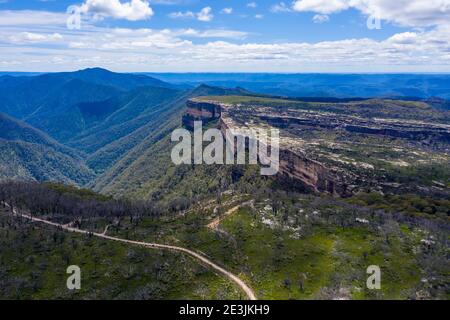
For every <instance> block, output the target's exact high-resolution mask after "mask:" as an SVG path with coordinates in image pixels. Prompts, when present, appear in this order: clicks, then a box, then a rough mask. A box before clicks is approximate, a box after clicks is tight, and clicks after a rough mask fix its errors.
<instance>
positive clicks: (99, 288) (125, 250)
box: [0, 210, 241, 300]
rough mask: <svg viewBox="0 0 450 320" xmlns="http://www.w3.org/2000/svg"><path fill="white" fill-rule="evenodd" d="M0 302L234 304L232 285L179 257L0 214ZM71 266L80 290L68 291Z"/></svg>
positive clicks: (235, 292)
mask: <svg viewBox="0 0 450 320" xmlns="http://www.w3.org/2000/svg"><path fill="white" fill-rule="evenodd" d="M0 211H1V212H0V248H1V252H2V254H1V255H0V282H1V283H2V285H1V287H0V297H1V299H138V300H141V299H144V300H148V299H238V298H239V297H240V295H241V293H240V292H239V291H238V289H237V288H235V287H234V286H233V284H232V283H230V282H228V281H227V280H225V279H223V278H221V277H219V276H217V275H215V274H214V273H212V272H210V271H209V270H208V269H206V268H205V267H203V266H201V265H199V264H198V263H197V262H195V261H194V260H192V259H191V258H189V257H186V256H184V255H182V254H177V253H170V252H164V251H152V250H150V249H144V248H140V247H133V246H127V245H123V244H118V243H115V242H111V241H105V240H99V239H96V238H90V237H88V236H82V235H75V234H68V233H64V232H61V231H58V230H57V229H55V228H51V227H46V226H42V225H40V226H37V225H33V224H30V223H27V222H20V220H15V219H12V218H11V217H8V215H7V214H6V213H5V212H4V211H3V210H0ZM70 265H78V266H79V267H80V268H81V277H82V279H81V290H79V291H78V290H75V291H71V290H68V289H67V287H66V281H67V278H68V276H69V275H68V274H67V273H66V269H67V267H68V266H70Z"/></svg>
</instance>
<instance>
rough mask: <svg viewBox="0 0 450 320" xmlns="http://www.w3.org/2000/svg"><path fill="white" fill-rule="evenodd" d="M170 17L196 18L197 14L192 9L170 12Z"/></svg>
mask: <svg viewBox="0 0 450 320" xmlns="http://www.w3.org/2000/svg"><path fill="white" fill-rule="evenodd" d="M169 17H170V18H172V19H184V18H194V17H195V14H194V13H193V12H192V11H186V12H181V11H178V12H172V13H169Z"/></svg>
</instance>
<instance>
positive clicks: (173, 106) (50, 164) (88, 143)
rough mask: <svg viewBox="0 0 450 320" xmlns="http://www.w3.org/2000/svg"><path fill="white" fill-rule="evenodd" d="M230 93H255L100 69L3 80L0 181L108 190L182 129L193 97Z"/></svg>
mask: <svg viewBox="0 0 450 320" xmlns="http://www.w3.org/2000/svg"><path fill="white" fill-rule="evenodd" d="M232 94H240V95H247V94H251V93H250V92H247V91H246V90H243V89H225V88H219V87H211V86H207V85H199V86H197V87H195V88H188V89H185V87H183V86H180V85H172V84H170V83H166V82H163V81H161V80H157V79H155V78H152V77H149V76H146V75H134V74H120V73H114V72H110V71H108V70H104V69H100V68H93V69H86V70H81V71H77V72H64V73H52V74H41V75H34V76H20V75H19V76H10V75H4V76H2V77H0V96H1V97H2V100H1V102H0V112H2V114H1V117H0V128H1V129H2V130H1V136H0V139H1V140H0V141H1V144H0V146H1V148H2V151H3V152H2V156H1V159H0V161H1V163H0V178H15V179H16V178H23V179H31V180H37V181H46V180H54V181H60V182H65V183H72V184H76V185H89V186H91V187H95V188H96V189H98V190H102V189H104V188H106V186H107V185H109V184H111V181H110V180H111V179H114V178H118V176H120V175H122V174H125V173H124V172H126V170H127V169H128V168H130V167H134V166H135V164H134V163H135V162H136V161H138V160H139V161H142V157H144V155H145V152H146V151H148V150H150V149H152V148H154V145H155V144H156V143H157V142H158V141H160V140H163V139H164V138H166V137H167V136H168V135H169V134H170V132H171V131H172V130H173V129H174V128H176V127H177V126H179V125H180V123H181V122H180V121H181V117H182V115H183V113H184V110H185V105H186V101H187V100H188V99H190V98H192V97H197V96H205V95H232ZM115 193H116V192H115ZM117 193H120V192H117Z"/></svg>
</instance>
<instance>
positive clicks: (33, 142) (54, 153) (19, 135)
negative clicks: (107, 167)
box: [0, 113, 93, 185]
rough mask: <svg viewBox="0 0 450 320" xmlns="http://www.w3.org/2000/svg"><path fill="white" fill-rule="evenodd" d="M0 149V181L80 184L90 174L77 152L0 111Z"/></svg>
mask: <svg viewBox="0 0 450 320" xmlns="http://www.w3.org/2000/svg"><path fill="white" fill-rule="evenodd" d="M0 149H1V153H0V180H1V179H26V180H36V181H47V180H50V181H61V182H65V183H70V184H80V185H82V184H84V183H86V182H87V181H89V180H90V179H92V177H93V172H92V171H91V170H90V169H89V168H88V167H87V166H86V165H85V164H84V160H82V157H81V156H80V155H79V153H78V152H77V151H75V150H73V149H71V148H69V147H66V146H63V145H61V144H59V143H58V142H56V141H55V140H53V139H52V138H50V137H49V136H47V135H46V134H45V133H43V132H41V131H39V130H38V129H35V128H33V127H31V126H30V125H28V124H25V123H23V122H21V121H19V120H16V119H13V118H11V117H9V116H7V115H5V114H2V113H0Z"/></svg>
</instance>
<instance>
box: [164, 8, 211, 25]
mask: <svg viewBox="0 0 450 320" xmlns="http://www.w3.org/2000/svg"><path fill="white" fill-rule="evenodd" d="M169 17H170V18H172V19H189V18H191V19H193V18H197V20H199V21H203V22H209V21H211V20H212V19H213V18H214V15H213V14H212V9H211V7H205V8H203V9H202V10H200V11H199V12H197V13H194V12H192V11H186V12H181V11H179V12H172V13H170V14H169Z"/></svg>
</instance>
